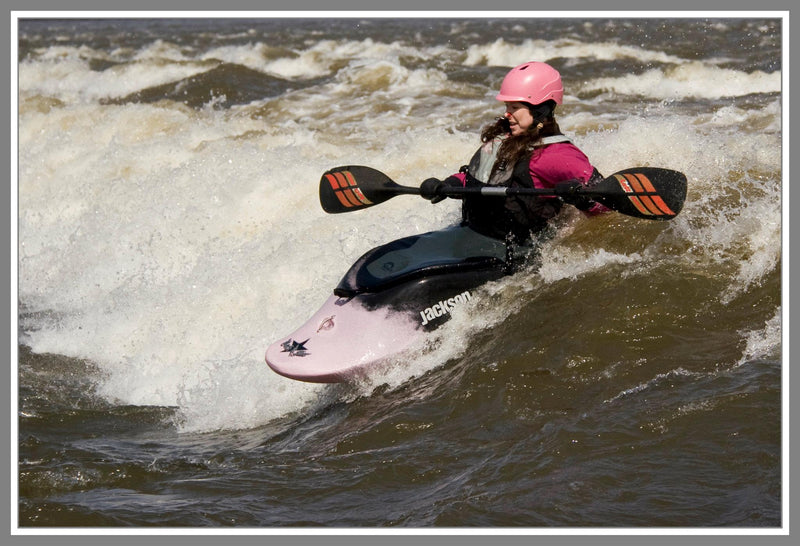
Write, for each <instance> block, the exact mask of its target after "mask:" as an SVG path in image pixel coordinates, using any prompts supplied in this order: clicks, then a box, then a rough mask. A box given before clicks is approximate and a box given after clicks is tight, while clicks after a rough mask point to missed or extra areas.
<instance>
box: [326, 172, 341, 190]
mask: <svg viewBox="0 0 800 546" xmlns="http://www.w3.org/2000/svg"><path fill="white" fill-rule="evenodd" d="M325 178H327V179H328V183H329V184H330V185H331V188H333V189H334V190H338V189H339V183H338V182H337V181H336V177H335V176H334V175H332V174H326V175H325Z"/></svg>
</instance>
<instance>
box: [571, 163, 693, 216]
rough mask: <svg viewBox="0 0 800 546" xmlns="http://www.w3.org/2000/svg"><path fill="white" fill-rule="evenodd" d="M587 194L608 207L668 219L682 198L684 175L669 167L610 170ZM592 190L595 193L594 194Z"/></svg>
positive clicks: (675, 213)
mask: <svg viewBox="0 0 800 546" xmlns="http://www.w3.org/2000/svg"><path fill="white" fill-rule="evenodd" d="M586 193H587V194H593V198H594V199H595V200H596V201H598V202H600V203H602V204H603V205H605V206H607V207H608V208H610V209H612V210H615V211H617V212H620V213H622V214H627V215H628V216H635V217H637V218H644V219H646V220H671V219H673V218H675V216H677V215H678V213H679V212H680V211H681V209H682V208H683V202H684V201H685V200H686V175H684V174H683V173H681V172H678V171H673V170H670V169H660V168H657V167H637V168H633V169H625V170H624V171H619V172H617V173H614V174H612V175H611V176H609V177H608V178H606V179H604V180H603V181H601V182H600V183H599V184H597V185H596V186H594V187H592V188H590V189H589V188H587V192H586ZM594 194H596V195H594Z"/></svg>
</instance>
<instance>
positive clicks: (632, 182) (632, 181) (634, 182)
mask: <svg viewBox="0 0 800 546" xmlns="http://www.w3.org/2000/svg"><path fill="white" fill-rule="evenodd" d="M625 179H626V180H627V181H628V182H629V183H630V185H631V187H632V188H633V191H635V192H636V193H644V188H643V187H642V185H641V184H640V183H639V179H638V178H636V177H635V176H633V175H631V174H628V173H626V174H625Z"/></svg>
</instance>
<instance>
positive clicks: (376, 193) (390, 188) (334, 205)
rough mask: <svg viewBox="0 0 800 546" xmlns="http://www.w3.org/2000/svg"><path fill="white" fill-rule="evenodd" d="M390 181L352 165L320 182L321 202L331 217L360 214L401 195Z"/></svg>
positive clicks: (378, 172) (336, 170)
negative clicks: (351, 212) (361, 210)
mask: <svg viewBox="0 0 800 546" xmlns="http://www.w3.org/2000/svg"><path fill="white" fill-rule="evenodd" d="M399 187H400V186H398V185H397V184H395V183H394V181H392V179H391V178H389V177H388V176H386V175H385V174H383V173H382V172H380V171H378V170H375V169H373V168H371V167H363V166H359V165H350V166H345V167H335V168H333V169H331V170H329V171H326V172H325V174H323V175H322V178H321V179H320V181H319V202H320V204H321V205H322V209H323V210H324V211H325V212H327V213H330V214H337V213H340V212H350V211H353V210H360V209H365V208H368V207H371V206H373V205H377V204H379V203H383V202H384V201H387V200H389V199H391V198H392V197H394V196H395V195H397V194H398V192H397V191H396V188H399Z"/></svg>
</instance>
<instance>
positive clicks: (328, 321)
mask: <svg viewBox="0 0 800 546" xmlns="http://www.w3.org/2000/svg"><path fill="white" fill-rule="evenodd" d="M418 323H419V321H417V322H416V323H415V322H414V321H413V320H412V319H411V318H410V317H409V315H408V314H407V313H401V312H392V311H386V310H374V309H373V310H368V309H366V308H365V307H364V306H363V305H362V304H361V303H360V302H359V301H358V298H355V299H353V298H340V297H338V296H335V295H334V296H331V297H330V298H328V300H327V301H326V302H325V304H324V305H323V306H322V308H321V309H320V310H319V311H317V313H316V314H314V315H313V316H312V317H311V318H310V319H309V320H308V321H307V322H306V323H305V324H304V325H303V326H301V327H300V328H298V329H297V330H296V331H294V332H292V333H291V334H289V335H288V336H286V337H284V338H281V339H279V340H278V341H276V342H275V343H273V344H272V345H270V346H269V347H268V348H267V352H266V355H265V359H266V361H267V364H268V365H269V367H270V368H272V370H273V371H275V372H276V373H278V374H280V375H282V376H284V377H288V378H290V379H296V380H299V381H309V382H313V383H340V382H348V381H354V380H356V379H358V377H360V376H362V375H363V374H364V373H366V372H367V371H369V370H371V369H374V368H375V367H376V366H378V365H380V364H381V363H385V362H387V361H388V360H389V359H390V358H392V357H395V356H397V355H398V354H400V353H402V352H403V351H404V350H405V349H407V348H409V347H410V346H411V345H412V344H413V343H414V342H415V341H416V340H418V339H419V338H420V336H422V335H424V330H423V329H422V328H419V327H418V326H417V325H418Z"/></svg>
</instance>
